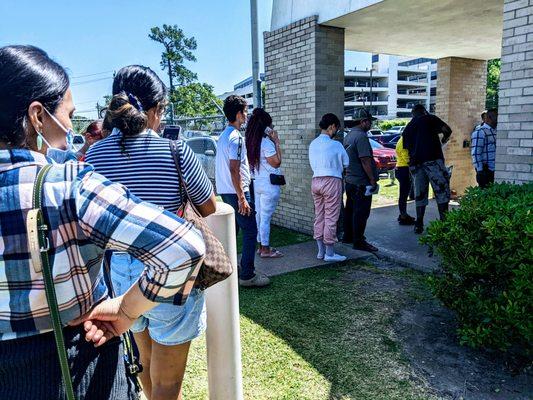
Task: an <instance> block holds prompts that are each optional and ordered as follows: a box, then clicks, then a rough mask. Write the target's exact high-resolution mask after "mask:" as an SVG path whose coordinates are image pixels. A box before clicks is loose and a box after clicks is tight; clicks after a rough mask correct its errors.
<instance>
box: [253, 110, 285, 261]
mask: <svg viewBox="0 0 533 400" xmlns="http://www.w3.org/2000/svg"><path fill="white" fill-rule="evenodd" d="M273 128H274V126H273V125H272V117H271V116H270V114H269V113H267V112H266V111H265V110H264V109H262V108H256V109H254V112H253V113H252V116H251V117H250V120H249V121H248V124H247V125H246V135H245V138H246V144H247V146H246V149H247V153H248V162H249V163H250V169H251V172H252V176H253V178H254V185H253V186H254V200H255V210H256V212H257V213H256V221H257V228H258V234H257V241H258V242H259V246H260V247H259V255H260V256H261V257H263V258H279V257H283V254H282V253H281V252H280V251H278V250H276V249H274V248H272V247H270V221H271V219H272V215H273V214H274V211H276V206H277V205H278V201H279V196H280V194H281V184H282V177H283V175H282V173H281V169H280V166H281V148H280V144H279V137H278V133H277V132H276V131H275V130H274V129H273Z"/></svg>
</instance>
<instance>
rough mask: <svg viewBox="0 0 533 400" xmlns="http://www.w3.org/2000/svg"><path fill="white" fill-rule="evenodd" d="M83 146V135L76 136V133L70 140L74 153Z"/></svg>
mask: <svg viewBox="0 0 533 400" xmlns="http://www.w3.org/2000/svg"><path fill="white" fill-rule="evenodd" d="M84 144H85V138H84V137H83V135H78V134H77V133H76V134H75V135H74V138H73V139H72V146H73V147H74V150H75V151H78V150H79V149H81V148H82V147H83V145H84Z"/></svg>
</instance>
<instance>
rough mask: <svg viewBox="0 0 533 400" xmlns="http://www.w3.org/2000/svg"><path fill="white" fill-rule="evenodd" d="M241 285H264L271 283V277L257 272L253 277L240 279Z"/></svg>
mask: <svg viewBox="0 0 533 400" xmlns="http://www.w3.org/2000/svg"><path fill="white" fill-rule="evenodd" d="M239 285H241V286H244V287H264V286H268V285H270V279H269V278H268V276H266V275H262V274H255V276H254V277H253V278H251V279H246V280H244V279H239Z"/></svg>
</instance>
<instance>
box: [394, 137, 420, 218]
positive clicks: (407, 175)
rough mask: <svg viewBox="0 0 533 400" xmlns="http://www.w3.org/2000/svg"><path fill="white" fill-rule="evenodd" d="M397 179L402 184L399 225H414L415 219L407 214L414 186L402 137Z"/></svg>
mask: <svg viewBox="0 0 533 400" xmlns="http://www.w3.org/2000/svg"><path fill="white" fill-rule="evenodd" d="M395 175H396V179H398V182H399V183H400V195H399V198H398V208H399V209H400V215H399V216H398V223H399V224H400V225H413V224H414V223H415V219H414V218H413V217H411V216H410V215H409V214H408V213H407V198H408V197H409V192H410V191H411V186H412V185H413V182H412V179H411V172H409V152H408V151H407V149H405V148H404V147H403V137H400V139H399V140H398V143H397V144H396V172H395Z"/></svg>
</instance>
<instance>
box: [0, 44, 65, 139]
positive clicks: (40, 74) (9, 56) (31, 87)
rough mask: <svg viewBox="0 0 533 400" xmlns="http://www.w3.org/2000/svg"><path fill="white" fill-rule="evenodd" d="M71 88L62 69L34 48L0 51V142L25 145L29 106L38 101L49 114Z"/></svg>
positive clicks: (23, 47)
mask: <svg viewBox="0 0 533 400" xmlns="http://www.w3.org/2000/svg"><path fill="white" fill-rule="evenodd" d="M69 86H70V82H69V78H68V75H67V73H66V71H65V69H64V68H63V67H62V66H61V65H59V64H58V63H56V62H55V61H53V60H52V59H51V58H50V57H49V56H48V54H46V52H44V51H43V50H41V49H39V48H37V47H34V46H21V45H19V46H5V47H1V48H0V141H1V142H4V143H6V144H8V145H9V146H12V147H22V146H24V145H25V144H26V136H27V130H26V128H27V116H28V107H29V106H30V104H31V103H32V102H34V101H38V102H40V103H41V104H42V105H43V106H44V107H46V109H47V110H48V111H50V112H51V113H52V114H53V113H54V112H55V111H56V109H57V107H58V105H59V104H61V102H62V101H63V97H64V95H65V92H66V91H67V90H68V88H69Z"/></svg>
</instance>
